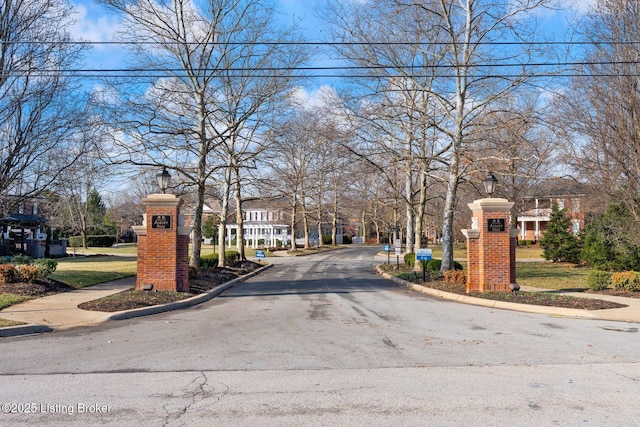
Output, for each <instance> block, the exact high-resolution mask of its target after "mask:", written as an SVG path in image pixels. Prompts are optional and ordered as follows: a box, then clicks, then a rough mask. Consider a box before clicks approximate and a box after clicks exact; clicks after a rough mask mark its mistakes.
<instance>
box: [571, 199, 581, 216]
mask: <svg viewBox="0 0 640 427" xmlns="http://www.w3.org/2000/svg"><path fill="white" fill-rule="evenodd" d="M571 205H572V210H573V211H574V212H576V213H578V212H580V199H573V200H571Z"/></svg>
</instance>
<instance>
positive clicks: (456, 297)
mask: <svg viewBox="0 0 640 427" xmlns="http://www.w3.org/2000/svg"><path fill="white" fill-rule="evenodd" d="M376 272H377V273H378V274H379V275H381V276H382V277H384V278H385V279H387V280H391V281H392V282H395V283H397V284H399V285H400V286H403V287H406V288H409V289H412V290H414V291H417V292H421V293H423V294H427V295H431V296H435V297H440V298H443V299H446V300H451V301H456V302H460V303H463V304H470V305H478V306H482V307H488V308H497V309H501V310H511V311H522V312H525V313H533V314H548V315H551V316H558V317H580V318H586V319H597V318H598V316H596V315H595V313H593V312H592V311H589V310H580V309H576V308H564V307H549V306H543V305H529V304H520V303H515V302H507V301H496V300H489V299H484V298H475V297H471V296H468V295H460V294H454V293H451V292H445V291H441V290H438V289H432V288H428V287H426V286H422V285H416V284H415V283H411V282H407V281H406V280H402V279H399V278H397V277H395V276H392V275H390V274H388V273H385V272H384V271H382V269H381V268H380V266H378V265H377V266H376ZM613 310H615V309H613Z"/></svg>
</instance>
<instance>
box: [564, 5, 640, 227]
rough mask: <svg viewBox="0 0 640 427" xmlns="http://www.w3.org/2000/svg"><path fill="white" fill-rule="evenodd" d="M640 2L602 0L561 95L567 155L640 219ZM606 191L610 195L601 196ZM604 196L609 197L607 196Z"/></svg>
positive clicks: (598, 190)
mask: <svg viewBox="0 0 640 427" xmlns="http://www.w3.org/2000/svg"><path fill="white" fill-rule="evenodd" d="M639 20H640V4H638V2H637V1H633V0H601V1H598V2H597V3H596V4H595V5H594V8H593V10H592V12H591V14H590V15H588V17H587V20H586V21H585V22H584V25H583V27H582V34H583V37H584V40H585V41H588V42H589V44H588V47H587V48H586V49H585V52H584V58H583V60H582V61H581V62H583V63H584V65H582V66H581V67H579V69H578V70H576V73H575V74H576V77H574V78H573V83H572V86H571V90H568V91H567V92H566V93H565V94H563V95H559V96H558V97H557V105H558V106H559V121H560V124H561V126H560V129H562V130H565V131H566V132H565V134H564V135H563V136H564V141H565V142H566V144H563V145H564V146H565V148H566V150H565V161H566V162H567V163H569V164H570V165H571V167H572V169H573V171H574V172H575V173H576V174H577V177H578V178H579V179H581V180H582V181H584V182H587V183H589V185H591V186H592V188H593V189H594V193H595V195H600V202H601V205H602V206H601V207H602V208H603V210H604V208H605V207H606V205H607V204H608V203H609V202H611V201H614V200H615V201H616V202H617V203H622V204H624V205H626V207H627V208H628V209H629V211H630V212H632V213H633V215H634V216H635V218H636V220H640V88H639V80H638V76H639V75H640V62H639V59H640V46H639V45H638V43H637V42H638V40H640V28H639V27H638V25H637V23H638V21H639ZM602 196H605V197H602ZM603 199H604V200H603Z"/></svg>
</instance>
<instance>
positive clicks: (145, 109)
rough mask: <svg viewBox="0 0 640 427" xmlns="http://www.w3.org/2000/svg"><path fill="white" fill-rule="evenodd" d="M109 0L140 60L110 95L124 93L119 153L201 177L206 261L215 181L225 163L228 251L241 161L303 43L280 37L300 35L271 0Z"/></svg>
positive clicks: (198, 225)
mask: <svg viewBox="0 0 640 427" xmlns="http://www.w3.org/2000/svg"><path fill="white" fill-rule="evenodd" d="M100 2H101V3H103V4H105V5H106V6H108V7H110V8H111V9H112V10H115V11H117V12H119V13H121V14H122V15H123V16H124V17H125V23H124V28H125V29H124V31H123V32H122V34H121V38H122V40H123V41H126V42H128V43H129V44H128V46H129V47H130V48H132V50H133V54H134V55H133V56H132V58H133V61H134V64H135V68H136V69H140V70H141V71H140V73H139V75H138V76H136V79H135V80H134V81H131V80H125V81H119V82H115V81H114V82H112V83H113V84H112V86H111V88H110V89H109V92H107V95H108V96H105V97H104V98H105V99H106V100H109V101H110V100H112V99H113V95H112V93H113V91H114V90H115V93H118V94H119V95H120V99H119V100H118V103H117V104H116V103H112V104H111V105H114V106H115V105H117V106H118V109H114V110H113V112H114V113H115V114H114V115H112V116H111V117H112V120H111V123H112V126H115V127H117V128H119V129H121V130H122V131H123V132H124V133H125V134H126V135H127V136H126V138H123V139H122V140H119V141H116V143H117V145H118V147H119V148H120V151H121V152H123V151H124V156H122V155H120V156H118V157H119V158H118V159H116V160H123V161H127V162H130V163H134V164H138V165H167V166H169V167H171V168H173V169H174V170H176V171H177V172H178V174H179V175H180V178H181V179H182V180H184V182H186V183H187V184H190V185H192V186H193V187H195V194H196V197H195V213H194V222H193V227H194V230H193V245H192V252H191V257H190V263H191V265H192V266H194V267H197V266H198V265H199V260H200V250H201V240H202V212H203V206H204V197H205V193H206V189H207V185H208V183H209V182H210V181H212V180H213V181H215V180H214V179H213V178H214V174H215V173H218V172H220V174H219V176H220V178H219V180H218V183H219V184H220V185H221V186H222V188H223V189H222V191H221V194H222V207H223V212H222V213H221V223H220V230H221V234H220V237H219V242H220V253H221V254H222V253H224V241H225V231H226V221H227V215H228V213H229V211H228V207H229V197H230V192H231V188H232V177H233V171H234V168H236V167H238V166H239V165H240V163H241V161H242V159H243V157H242V153H243V152H244V151H243V150H246V149H249V147H250V146H251V144H254V143H256V140H255V139H252V138H253V136H254V135H256V134H258V133H259V132H258V131H260V130H261V129H262V128H263V127H264V125H265V120H266V118H267V117H268V116H269V114H270V113H272V112H273V108H272V104H273V103H274V102H277V101H279V100H280V97H282V96H283V95H284V94H286V93H287V92H288V91H289V90H290V87H291V83H292V81H293V75H294V71H293V70H294V69H295V66H296V65H298V64H299V63H300V62H301V61H302V60H303V59H304V53H303V52H302V49H300V48H295V47H291V46H287V47H285V45H283V44H281V42H286V41H292V40H294V37H293V34H292V32H291V30H285V31H282V30H280V28H278V27H277V26H276V24H275V19H274V9H273V7H272V2H271V1H269V0H210V1H198V0H157V1H156V0H100ZM159 75H160V77H159ZM141 85H142V87H143V88H144V90H143V91H141V90H139V89H138V88H139V87H141ZM122 105H125V106H127V108H126V114H125V113H123V111H122ZM219 260H220V261H219V262H220V265H224V261H225V259H224V256H220V258H219Z"/></svg>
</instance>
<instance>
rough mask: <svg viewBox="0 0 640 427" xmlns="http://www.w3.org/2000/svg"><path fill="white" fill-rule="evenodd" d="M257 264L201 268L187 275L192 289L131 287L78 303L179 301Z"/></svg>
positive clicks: (110, 308) (105, 306)
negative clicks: (194, 275)
mask: <svg viewBox="0 0 640 427" xmlns="http://www.w3.org/2000/svg"><path fill="white" fill-rule="evenodd" d="M260 267H262V265H260V264H257V263H255V262H252V261H242V262H238V263H236V264H234V265H233V266H231V267H225V268H214V269H208V270H201V271H200V272H198V275H197V277H196V278H191V279H189V288H190V291H191V292H167V291H163V292H153V291H136V290H135V289H130V290H127V291H124V292H120V293H117V294H114V295H111V296H108V297H105V298H101V299H98V300H94V301H88V302H85V303H82V304H80V305H79V306H78V307H79V308H81V309H83V310H90V311H104V312H107V313H113V312H116V311H122V310H132V309H135V308H142V307H149V306H152V305H159V304H166V303H170V302H175V301H180V300H183V299H186V298H189V297H192V296H194V295H197V294H201V293H204V292H207V291H209V290H211V289H213V288H215V287H216V286H219V285H221V284H223V283H226V282H228V281H230V280H233V279H236V278H238V277H240V276H244V275H245V274H248V273H250V272H252V271H254V270H257V269H258V268H260Z"/></svg>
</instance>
